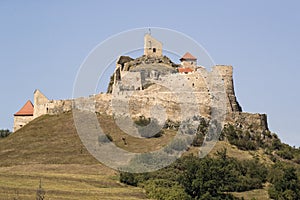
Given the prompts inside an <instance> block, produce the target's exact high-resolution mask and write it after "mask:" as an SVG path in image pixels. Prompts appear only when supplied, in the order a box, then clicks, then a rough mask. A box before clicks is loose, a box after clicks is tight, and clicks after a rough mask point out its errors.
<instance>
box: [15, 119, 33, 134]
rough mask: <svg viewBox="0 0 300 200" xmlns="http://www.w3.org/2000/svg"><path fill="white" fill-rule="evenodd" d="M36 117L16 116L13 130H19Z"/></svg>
mask: <svg viewBox="0 0 300 200" xmlns="http://www.w3.org/2000/svg"><path fill="white" fill-rule="evenodd" d="M33 119H34V118H33V116H14V128H13V132H15V131H17V130H18V129H20V128H22V127H23V126H25V125H26V124H28V123H29V122H30V121H32V120H33Z"/></svg>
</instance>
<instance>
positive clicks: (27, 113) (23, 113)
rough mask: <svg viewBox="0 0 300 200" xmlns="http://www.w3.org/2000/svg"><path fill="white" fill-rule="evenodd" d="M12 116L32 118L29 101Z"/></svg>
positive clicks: (31, 106) (31, 108)
mask: <svg viewBox="0 0 300 200" xmlns="http://www.w3.org/2000/svg"><path fill="white" fill-rule="evenodd" d="M14 116H33V105H32V103H31V101H30V100H28V101H27V102H26V103H25V105H24V106H23V107H22V108H21V109H20V110H19V111H18V112H17V113H15V114H14Z"/></svg>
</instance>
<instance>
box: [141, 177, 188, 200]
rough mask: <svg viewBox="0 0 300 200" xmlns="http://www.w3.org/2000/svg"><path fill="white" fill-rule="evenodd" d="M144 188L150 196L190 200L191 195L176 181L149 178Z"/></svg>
mask: <svg viewBox="0 0 300 200" xmlns="http://www.w3.org/2000/svg"><path fill="white" fill-rule="evenodd" d="M144 188H145V190H146V193H147V195H148V197H149V198H153V199H160V200H182V199H184V200H189V199H191V197H190V196H189V195H188V194H187V193H185V191H184V188H183V187H182V186H181V185H180V184H179V183H178V182H175V181H170V180H166V179H155V180H148V181H146V182H145V183H144Z"/></svg>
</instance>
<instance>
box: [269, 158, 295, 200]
mask: <svg viewBox="0 0 300 200" xmlns="http://www.w3.org/2000/svg"><path fill="white" fill-rule="evenodd" d="M275 173H276V175H275ZM268 179H269V181H270V182H271V183H272V186H270V188H269V191H268V193H269V196H270V198H272V199H275V200H284V199H291V200H297V199H299V197H300V180H299V178H298V176H297V174H296V169H295V168H294V167H291V166H285V165H283V164H281V163H278V164H275V165H274V166H273V167H272V169H271V170H270V173H269V177H268Z"/></svg>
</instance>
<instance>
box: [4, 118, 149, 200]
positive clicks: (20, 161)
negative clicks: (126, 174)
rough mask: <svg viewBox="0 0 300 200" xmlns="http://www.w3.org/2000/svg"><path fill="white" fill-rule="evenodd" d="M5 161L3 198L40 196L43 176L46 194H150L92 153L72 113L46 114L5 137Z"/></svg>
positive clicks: (92, 196) (74, 196)
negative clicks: (121, 177) (122, 178)
mask: <svg viewBox="0 0 300 200" xmlns="http://www.w3.org/2000/svg"><path fill="white" fill-rule="evenodd" d="M108 127H109V126H108ZM0 160H1V162H0V199H14V198H15V199H22V200H23V199H24V200H27V199H28V200H29V199H30V200H31V199H35V195H36V190H37V188H38V186H39V182H40V179H41V181H42V187H43V188H44V190H45V191H46V199H145V198H146V197H145V194H144V192H143V190H142V189H140V188H136V187H131V186H126V185H124V184H121V183H120V182H119V181H118V180H119V175H118V173H117V172H116V171H114V170H111V169H110V168H108V167H106V166H103V165H101V164H100V163H99V162H98V161H97V160H95V159H94V158H93V157H92V156H91V155H90V154H89V153H88V152H87V150H86V149H85V148H84V146H83V145H82V143H81V141H80V139H79V137H78V135H77V133H76V129H75V126H74V124H73V118H72V113H71V112H68V113H64V114H61V115H52V116H49V115H44V116H42V117H39V118H37V119H35V120H34V121H32V122H30V123H29V124H28V125H26V126H25V127H24V128H22V129H20V130H19V131H17V132H15V133H13V134H11V135H10V136H9V137H7V138H3V139H0Z"/></svg>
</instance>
